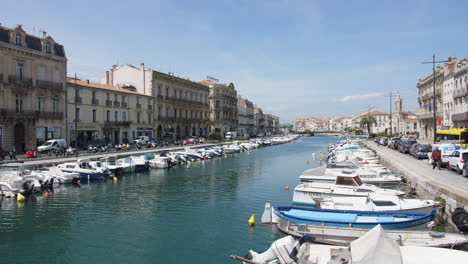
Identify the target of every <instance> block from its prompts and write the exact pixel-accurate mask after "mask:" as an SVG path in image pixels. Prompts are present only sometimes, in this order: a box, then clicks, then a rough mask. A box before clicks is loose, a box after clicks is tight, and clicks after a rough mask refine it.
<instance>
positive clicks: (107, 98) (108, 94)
mask: <svg viewBox="0 0 468 264" xmlns="http://www.w3.org/2000/svg"><path fill="white" fill-rule="evenodd" d="M106 100H107V101H110V93H106Z"/></svg>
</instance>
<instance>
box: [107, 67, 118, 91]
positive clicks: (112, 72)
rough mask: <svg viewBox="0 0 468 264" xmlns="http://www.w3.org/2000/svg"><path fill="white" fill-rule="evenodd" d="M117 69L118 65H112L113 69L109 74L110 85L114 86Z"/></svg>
mask: <svg viewBox="0 0 468 264" xmlns="http://www.w3.org/2000/svg"><path fill="white" fill-rule="evenodd" d="M116 69H117V65H112V69H111V71H110V76H109V85H110V86H114V71H115V70H116Z"/></svg>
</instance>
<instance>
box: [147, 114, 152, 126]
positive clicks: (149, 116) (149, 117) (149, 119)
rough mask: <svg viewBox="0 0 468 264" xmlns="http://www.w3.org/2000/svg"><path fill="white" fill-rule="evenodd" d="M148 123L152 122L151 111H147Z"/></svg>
mask: <svg viewBox="0 0 468 264" xmlns="http://www.w3.org/2000/svg"><path fill="white" fill-rule="evenodd" d="M148 123H149V124H151V123H152V122H151V113H150V112H148Z"/></svg>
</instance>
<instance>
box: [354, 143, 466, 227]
mask: <svg viewBox="0 0 468 264" xmlns="http://www.w3.org/2000/svg"><path fill="white" fill-rule="evenodd" d="M363 144H364V145H365V146H367V147H368V148H369V149H371V150H373V151H375V153H376V154H377V155H378V156H379V157H380V160H381V162H382V164H384V165H385V166H387V167H388V168H389V169H390V170H392V171H393V172H394V173H398V174H401V175H402V176H404V177H405V178H406V179H407V181H408V184H409V185H410V186H412V187H413V188H415V190H416V192H417V194H418V195H419V196H421V197H423V198H427V199H435V198H437V197H440V198H442V199H444V200H445V207H444V213H443V214H442V219H443V220H444V221H448V222H449V223H450V224H452V225H453V223H452V220H451V214H452V212H453V211H454V210H455V208H459V207H463V208H464V209H465V210H467V211H468V178H464V177H463V176H461V175H460V174H457V173H455V172H453V171H450V170H448V169H442V170H438V169H437V168H436V169H434V170H433V169H432V165H429V164H428V162H427V159H423V160H417V159H415V158H413V157H412V156H410V155H406V154H403V153H400V152H398V151H395V150H392V149H389V148H387V147H384V146H379V145H377V144H376V143H375V142H373V141H364V142H363Z"/></svg>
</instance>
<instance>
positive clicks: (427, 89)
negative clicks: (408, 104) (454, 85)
mask: <svg viewBox="0 0 468 264" xmlns="http://www.w3.org/2000/svg"><path fill="white" fill-rule="evenodd" d="M448 61H449V62H448V63H446V64H445V65H444V66H443V67H439V68H438V69H436V73H435V98H436V105H435V106H436V108H435V112H436V129H442V128H443V117H444V101H443V97H444V80H445V77H446V76H450V75H451V74H453V72H454V70H455V63H456V59H455V58H449V59H448ZM416 87H417V88H418V103H419V113H418V116H419V121H420V129H419V138H420V139H422V140H427V141H433V140H434V132H435V131H434V106H433V98H434V75H433V74H429V75H428V76H427V77H425V78H424V79H419V80H418V83H417V85H416Z"/></svg>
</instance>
